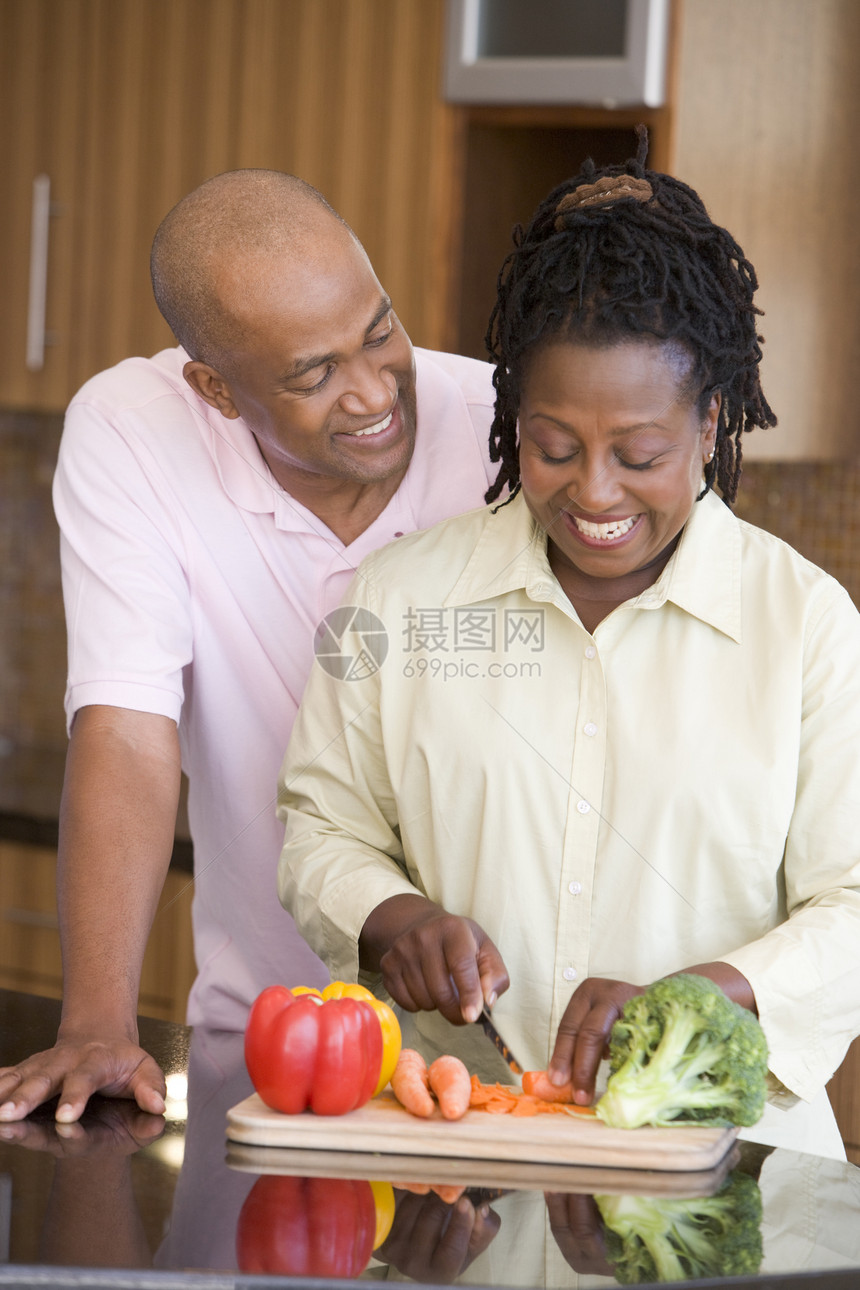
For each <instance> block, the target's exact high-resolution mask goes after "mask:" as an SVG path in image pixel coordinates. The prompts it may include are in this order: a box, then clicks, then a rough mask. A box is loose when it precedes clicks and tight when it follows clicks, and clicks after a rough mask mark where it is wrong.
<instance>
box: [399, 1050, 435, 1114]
mask: <svg viewBox="0 0 860 1290" xmlns="http://www.w3.org/2000/svg"><path fill="white" fill-rule="evenodd" d="M391 1087H392V1089H393V1090H394V1096H395V1097H396V1098H397V1100H398V1102H399V1103H400V1104H401V1106H405V1107H406V1110H407V1111H411V1113H412V1114H413V1115H418V1116H420V1117H421V1118H422V1119H425V1120H426V1119H427V1117H428V1116H430V1115H432V1114H433V1111H434V1109H435V1107H434V1103H433V1098H432V1097H431V1096H430V1080H429V1076H428V1072H427V1063H426V1062H425V1060H424V1058H423V1057H422V1056H421V1054H420V1053H419V1052H416V1051H415V1049H414V1048H402V1049H401V1050H400V1056H399V1057H398V1058H397V1065H396V1066H395V1068H394V1074H393V1075H392V1076H391Z"/></svg>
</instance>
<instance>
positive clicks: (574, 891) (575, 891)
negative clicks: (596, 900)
mask: <svg viewBox="0 0 860 1290" xmlns="http://www.w3.org/2000/svg"><path fill="white" fill-rule="evenodd" d="M567 889H568V891H569V892H570V894H571V896H578V895H579V893H580V892H581V891H582V883H581V882H569V883H568V884H567Z"/></svg>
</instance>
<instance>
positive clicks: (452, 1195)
mask: <svg viewBox="0 0 860 1290" xmlns="http://www.w3.org/2000/svg"><path fill="white" fill-rule="evenodd" d="M430 1190H431V1191H434V1192H435V1193H436V1195H437V1196H438V1197H439V1199H440V1200H441V1201H444V1203H445V1204H446V1205H456V1203H457V1201H458V1200H459V1199H460V1197H461V1196H462V1195H463V1192H464V1191H465V1190H466V1188H465V1187H462V1186H458V1185H457V1184H456V1183H431V1184H430Z"/></svg>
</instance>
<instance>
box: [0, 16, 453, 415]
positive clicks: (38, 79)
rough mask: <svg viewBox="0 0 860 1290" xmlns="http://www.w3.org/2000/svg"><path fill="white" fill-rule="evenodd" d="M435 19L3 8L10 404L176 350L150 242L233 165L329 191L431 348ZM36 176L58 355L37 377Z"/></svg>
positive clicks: (5, 383) (436, 320)
mask: <svg viewBox="0 0 860 1290" xmlns="http://www.w3.org/2000/svg"><path fill="white" fill-rule="evenodd" d="M443 18H444V6H443V0H426V3H425V2H424V0H422V2H421V3H413V0H0V31H2V39H0V119H2V120H3V122H4V123H5V124H6V128H4V129H3V130H2V131H0V168H2V174H3V181H4V201H3V202H2V203H0V281H2V282H3V310H2V311H0V406H6V407H10V408H29V409H38V410H51V411H62V409H63V408H64V407H65V405H66V403H67V402H68V400H69V398H70V397H71V395H72V394H73V393H74V392H75V390H76V389H77V388H78V387H79V386H80V385H81V383H82V382H83V381H85V380H86V379H88V378H89V377H90V376H92V375H93V374H94V373H96V372H98V371H100V370H102V369H103V368H105V367H108V366H110V365H111V364H113V363H116V362H118V361H119V360H120V359H122V358H125V357H128V356H129V355H131V354H151V353H153V352H155V351H156V350H158V349H160V348H163V347H164V346H165V345H168V344H171V343H172V339H171V336H170V332H169V330H168V328H167V326H166V324H165V323H164V322H163V320H162V319H161V317H160V315H159V313H158V310H157V308H156V306H155V303H154V301H153V299H152V291H151V288H150V283H149V249H150V245H151V242H152V237H153V234H154V232H155V230H156V228H157V226H158V223H159V222H160V220H161V219H162V217H163V216H164V215H165V214H166V213H167V211H168V210H169V209H170V208H171V207H172V206H173V205H174V203H175V202H177V201H178V200H179V199H180V198H181V197H182V196H184V195H185V194H186V193H187V192H189V191H190V190H191V189H193V188H194V187H196V186H197V185H198V184H199V183H201V182H202V181H203V180H205V179H207V178H209V177H210V176H212V175H215V174H218V173H219V172H221V171H224V170H229V169H234V168H239V167H247V166H264V167H272V168H276V169H280V170H286V171H292V172H294V173H296V174H299V175H300V176H302V177H303V178H304V179H307V180H308V181H309V182H310V183H312V184H314V185H315V186H316V187H318V188H319V189H320V190H321V191H322V192H323V193H324V194H325V196H326V197H327V198H328V199H329V201H331V202H332V204H333V205H334V206H335V207H336V208H337V209H338V210H339V211H340V212H341V213H342V214H343V216H344V217H345V218H346V219H347V220H348V221H349V222H350V224H351V225H352V226H353V227H354V228H355V230H356V232H357V233H358V235H359V237H360V238H361V239H362V241H363V242H364V244H365V246H366V248H367V250H368V253H369V255H370V257H371V259H372V261H373V263H374V265H375V267H376V270H377V272H378V274H379V277H380V280H381V281H382V282H383V283H384V285H385V288H386V290H387V291H388V292H389V294H390V295H391V297H392V300H393V301H394V302H395V306H396V308H397V310H398V313H399V314H400V316H401V318H402V320H403V322H404V325H405V326H406V327H407V329H408V331H409V333H410V335H411V336H412V337H413V339H414V340H415V341H416V343H418V344H424V345H430V346H433V345H436V346H438V344H439V340H440V336H441V332H442V330H443V327H444V320H445V318H446V315H447V309H448V305H449V301H448V300H447V299H446V298H445V297H444V294H443V293H442V291H441V290H440V284H441V283H442V282H443V281H444V282H447V274H446V273H445V272H444V270H443V267H442V266H443V264H444V257H443V253H442V252H443V249H444V247H445V244H446V243H445V239H446V236H447V234H448V223H447V219H448V216H447V206H448V200H447V199H448V185H449V182H450V175H449V141H450V132H451V129H452V128H453V119H454V118H453V110H452V109H451V108H450V106H449V105H446V104H444V103H442V101H441V100H440V98H439V93H438V89H439V84H438V83H439V60H440V58H441V42H442V25H443ZM41 174H46V175H48V176H49V177H50V181H51V200H52V211H53V213H52V215H51V217H50V221H49V243H48V271H47V305H46V309H47V330H48V333H49V344H48V346H47V348H46V351H45V362H44V367H43V368H42V369H41V370H40V371H29V370H28V368H27V366H26V361H25V358H26V334H27V315H28V301H29V254H30V233H31V204H32V192H33V180H34V178H35V177H36V176H38V175H41Z"/></svg>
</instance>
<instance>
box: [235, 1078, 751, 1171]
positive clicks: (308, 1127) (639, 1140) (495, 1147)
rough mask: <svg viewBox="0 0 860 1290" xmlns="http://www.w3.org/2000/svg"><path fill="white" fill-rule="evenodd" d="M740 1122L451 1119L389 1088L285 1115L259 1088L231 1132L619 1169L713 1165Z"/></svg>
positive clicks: (275, 1141)
mask: <svg viewBox="0 0 860 1290" xmlns="http://www.w3.org/2000/svg"><path fill="white" fill-rule="evenodd" d="M736 1136H737V1129H702V1128H698V1127H696V1126H694V1125H678V1126H676V1127H675V1128H669V1129H657V1128H651V1127H646V1128H641V1129H610V1128H609V1127H608V1126H607V1125H605V1124H604V1123H603V1122H602V1121H601V1120H596V1119H592V1118H589V1117H585V1116H583V1117H578V1116H561V1115H536V1116H532V1117H530V1118H522V1119H514V1118H512V1117H511V1116H509V1115H489V1114H488V1113H487V1112H486V1111H467V1112H466V1114H465V1115H464V1116H463V1118H462V1120H454V1121H449V1120H445V1119H443V1118H442V1116H441V1114H440V1113H439V1111H438V1110H437V1111H436V1112H434V1114H433V1116H432V1117H431V1118H430V1119H428V1120H420V1119H418V1118H417V1117H416V1116H414V1115H410V1113H409V1112H408V1111H407V1110H406V1109H405V1108H404V1107H402V1106H401V1105H400V1103H399V1102H398V1101H397V1100H396V1099H395V1097H394V1094H393V1093H390V1092H384V1093H380V1095H379V1097H375V1098H373V1099H372V1100H371V1101H370V1102H368V1103H367V1104H366V1105H365V1106H362V1107H360V1108H359V1109H358V1110H357V1111H351V1112H350V1113H349V1114H348V1115H339V1116H323V1115H313V1114H312V1113H311V1112H310V1111H305V1112H304V1113H303V1114H301V1115H282V1114H281V1113H280V1112H279V1111H272V1110H270V1109H269V1108H268V1107H267V1106H266V1105H265V1103H264V1102H262V1101H261V1099H260V1098H259V1097H258V1096H257V1094H256V1093H254V1094H253V1095H252V1096H251V1097H247V1098H245V1100H244V1101H243V1102H240V1103H239V1104H238V1105H237V1106H234V1107H233V1108H232V1109H231V1110H230V1111H228V1112H227V1137H228V1138H230V1139H232V1141H234V1142H243V1143H248V1144H253V1145H257V1146H263V1147H291V1148H303V1149H307V1150H316V1151H340V1152H343V1151H360V1152H374V1153H381V1154H383V1155H386V1154H393V1155H414V1156H445V1157H458V1158H467V1159H473V1160H513V1161H520V1162H525V1161H530V1162H534V1163H540V1164H566V1165H601V1166H605V1167H611V1168H618V1169H640V1170H641V1169H665V1170H671V1171H672V1172H679V1171H682V1172H683V1171H686V1170H707V1169H711V1168H712V1167H713V1166H714V1165H716V1164H718V1163H719V1162H720V1161H721V1160H722V1159H723V1157H724V1156H725V1155H726V1153H727V1152H728V1151H729V1150H730V1148H731V1146H732V1144H733V1143H734V1140H735V1138H736Z"/></svg>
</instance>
